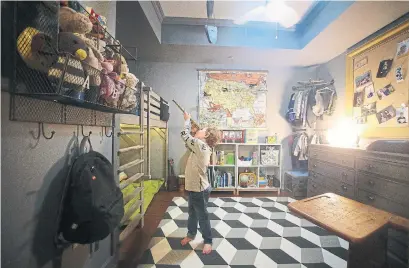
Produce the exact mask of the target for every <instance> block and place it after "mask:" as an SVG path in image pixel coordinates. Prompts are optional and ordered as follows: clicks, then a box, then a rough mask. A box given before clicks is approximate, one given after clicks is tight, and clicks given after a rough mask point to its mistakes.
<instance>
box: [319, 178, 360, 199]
mask: <svg viewBox="0 0 409 268" xmlns="http://www.w3.org/2000/svg"><path fill="white" fill-rule="evenodd" d="M325 187H326V188H327V189H328V190H329V191H331V192H333V193H336V194H339V195H342V196H345V197H348V198H351V199H354V197H355V187H354V186H352V185H350V184H346V183H344V182H342V181H336V180H333V179H328V180H326V182H325Z"/></svg>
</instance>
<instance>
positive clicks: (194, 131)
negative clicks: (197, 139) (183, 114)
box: [190, 124, 199, 136]
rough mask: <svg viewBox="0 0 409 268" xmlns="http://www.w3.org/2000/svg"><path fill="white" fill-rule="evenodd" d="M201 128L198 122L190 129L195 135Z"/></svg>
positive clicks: (191, 133)
mask: <svg viewBox="0 0 409 268" xmlns="http://www.w3.org/2000/svg"><path fill="white" fill-rule="evenodd" d="M198 130H199V128H198V127H197V125H196V124H192V128H191V130H190V135H192V136H195V134H196V132H197V131H198Z"/></svg>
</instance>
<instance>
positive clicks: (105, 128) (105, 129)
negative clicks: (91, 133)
mask: <svg viewBox="0 0 409 268" xmlns="http://www.w3.org/2000/svg"><path fill="white" fill-rule="evenodd" d="M103 128H104V133H105V136H106V137H108V138H110V137H112V133H113V131H111V134H110V135H109V136H108V135H107V127H103Z"/></svg>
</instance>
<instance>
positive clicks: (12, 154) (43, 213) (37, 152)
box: [1, 1, 116, 268]
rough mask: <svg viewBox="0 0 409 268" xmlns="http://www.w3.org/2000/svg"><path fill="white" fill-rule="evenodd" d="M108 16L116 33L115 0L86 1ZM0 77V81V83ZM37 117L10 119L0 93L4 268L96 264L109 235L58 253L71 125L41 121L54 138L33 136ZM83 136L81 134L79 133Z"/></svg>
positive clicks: (105, 141) (105, 147)
mask: <svg viewBox="0 0 409 268" xmlns="http://www.w3.org/2000/svg"><path fill="white" fill-rule="evenodd" d="M85 4H86V5H89V6H93V7H94V8H95V10H96V11H97V12H100V14H102V15H104V16H106V17H107V18H108V28H109V29H110V31H111V33H112V34H115V26H116V21H115V17H116V2H114V1H110V2H87V3H85ZM3 85H4V84H3V81H2V86H3ZM37 126H38V125H37V123H23V122H12V121H9V94H8V93H4V92H2V94H1V163H2V169H1V178H2V187H1V195H2V199H1V200H2V211H1V229H2V236H1V240H2V248H1V256H2V261H1V267H4V268H27V267H30V268H40V267H41V268H51V267H52V268H56V267H62V268H73V267H75V268H77V267H78V268H82V267H84V268H101V267H105V265H106V263H107V262H108V261H109V260H110V259H111V256H110V255H111V254H110V250H111V248H110V237H108V238H107V239H105V240H104V241H101V242H100V243H99V250H98V251H96V252H94V253H93V254H92V255H90V253H89V252H90V250H89V247H88V246H77V247H75V249H73V248H71V247H70V248H68V249H66V250H65V251H64V252H63V255H62V258H61V259H58V258H56V256H58V255H59V254H58V252H57V251H56V250H55V249H54V244H53V235H54V233H55V230H56V224H55V217H56V213H57V208H58V202H59V200H60V197H61V195H60V194H61V193H60V190H61V187H62V182H63V181H64V179H65V172H66V166H67V155H68V154H69V153H70V152H71V150H72V149H73V148H74V147H75V140H76V137H75V134H74V132H77V127H76V126H68V125H46V126H45V129H46V130H45V131H46V133H50V131H51V130H55V131H56V134H55V136H54V138H53V139H51V140H45V139H44V138H41V139H40V140H39V141H38V142H37V141H36V140H34V139H33V137H32V136H31V135H30V133H29V132H30V130H33V131H34V132H35V133H37ZM85 131H92V132H93V134H92V135H91V140H92V144H93V147H94V150H96V151H99V152H101V153H102V154H104V155H105V156H106V157H107V158H108V159H110V160H111V156H112V153H111V138H106V137H101V136H100V134H99V133H100V132H101V128H100V127H92V128H91V127H84V132H85ZM81 138H82V136H81V134H80V139H81Z"/></svg>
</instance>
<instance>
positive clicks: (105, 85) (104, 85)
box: [99, 69, 116, 100]
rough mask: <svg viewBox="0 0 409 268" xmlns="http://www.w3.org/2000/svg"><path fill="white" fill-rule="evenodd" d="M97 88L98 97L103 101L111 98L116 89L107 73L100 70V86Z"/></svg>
mask: <svg viewBox="0 0 409 268" xmlns="http://www.w3.org/2000/svg"><path fill="white" fill-rule="evenodd" d="M99 88H100V96H101V98H102V99H104V100H106V99H107V98H108V97H109V96H111V95H112V93H113V92H114V90H115V89H116V87H115V82H114V80H113V79H112V78H111V77H110V76H109V75H108V72H107V71H106V70H105V69H102V72H101V85H100V87H99Z"/></svg>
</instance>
